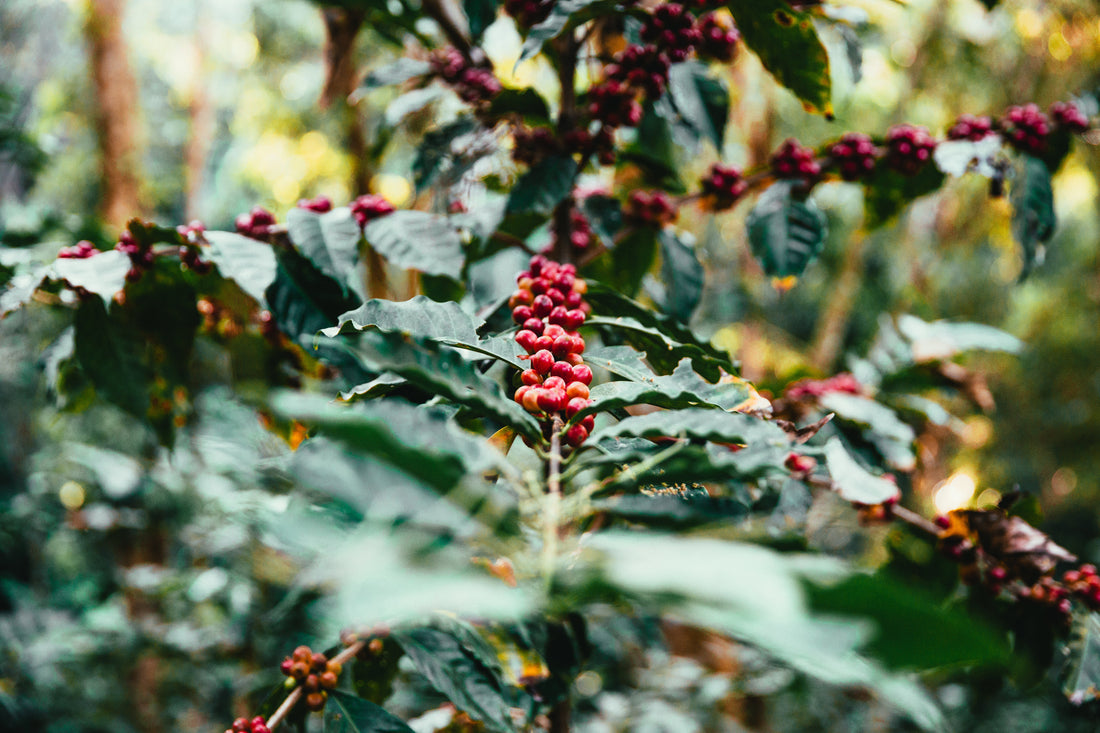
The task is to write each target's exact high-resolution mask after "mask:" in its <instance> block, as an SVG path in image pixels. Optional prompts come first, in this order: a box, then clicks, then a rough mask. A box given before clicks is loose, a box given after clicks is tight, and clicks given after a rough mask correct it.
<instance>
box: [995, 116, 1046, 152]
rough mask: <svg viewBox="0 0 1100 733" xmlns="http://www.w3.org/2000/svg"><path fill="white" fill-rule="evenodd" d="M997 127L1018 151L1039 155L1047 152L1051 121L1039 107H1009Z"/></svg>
mask: <svg viewBox="0 0 1100 733" xmlns="http://www.w3.org/2000/svg"><path fill="white" fill-rule="evenodd" d="M997 126H998V127H1000V129H1001V132H1002V133H1003V134H1004V137H1005V140H1007V141H1008V142H1009V143H1010V144H1011V145H1012V146H1013V147H1015V148H1016V149H1017V150H1022V151H1023V152H1025V153H1032V154H1039V153H1042V152H1043V151H1044V150H1046V146H1047V136H1048V135H1049V134H1050V120H1048V119H1047V116H1046V115H1045V114H1043V113H1042V112H1041V111H1040V110H1039V107H1038V105H1035V104H1028V105H1024V106H1023V107H1009V108H1008V110H1007V111H1006V112H1005V113H1004V116H1003V117H1001V119H1000V120H998V121H997Z"/></svg>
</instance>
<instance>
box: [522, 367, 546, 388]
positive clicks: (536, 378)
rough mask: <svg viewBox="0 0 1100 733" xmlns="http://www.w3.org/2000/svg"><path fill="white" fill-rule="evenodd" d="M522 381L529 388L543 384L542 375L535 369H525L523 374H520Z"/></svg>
mask: <svg viewBox="0 0 1100 733" xmlns="http://www.w3.org/2000/svg"><path fill="white" fill-rule="evenodd" d="M520 379H521V380H522V381H523V383H524V384H526V385H528V386H534V385H536V384H542V375H541V374H539V373H538V371H536V370H534V369H524V370H523V373H522V374H520Z"/></svg>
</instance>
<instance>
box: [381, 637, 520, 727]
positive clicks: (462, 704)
mask: <svg viewBox="0 0 1100 733" xmlns="http://www.w3.org/2000/svg"><path fill="white" fill-rule="evenodd" d="M391 636H393V637H394V638H396V639H397V641H398V643H400V644H401V648H402V649H404V650H405V655H406V656H407V657H408V658H409V659H410V660H411V661H412V663H413V664H414V665H415V666H416V669H417V670H418V671H419V672H420V673H421V674H423V675H424V676H425V677H427V678H428V681H429V682H430V683H431V684H432V686H433V687H435V688H436V689H437V690H439V691H440V692H441V693H443V694H444V695H445V696H446V697H447V699H448V700H450V701H451V702H452V703H454V706H455V707H456V708H458V709H459V710H462V711H463V712H465V713H466V714H467V715H469V716H470V717H472V718H474V719H475V720H480V721H482V722H483V723H484V724H485V726H486V728H487V729H489V730H492V731H501V732H503V733H511V731H513V730H515V727H514V724H513V723H512V717H511V714H510V713H509V707H510V705H509V702H508V698H507V697H506V691H505V685H504V682H503V681H502V680H501V679H500V676H499V675H498V674H497V673H495V672H494V671H493V670H492V669H491V668H490V667H488V666H486V665H485V664H484V663H483V662H482V661H481V660H480V659H478V658H477V657H476V656H474V655H473V654H472V653H470V652H468V651H467V650H466V649H465V647H464V646H463V645H462V644H461V643H460V642H459V640H458V639H456V638H455V637H454V636H453V635H451V634H448V633H446V632H444V631H440V630H438V629H432V628H419V629H408V630H403V629H402V630H396V631H394V632H393V633H392V634H391Z"/></svg>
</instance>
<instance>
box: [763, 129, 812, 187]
mask: <svg viewBox="0 0 1100 733" xmlns="http://www.w3.org/2000/svg"><path fill="white" fill-rule="evenodd" d="M771 162H772V172H773V173H774V174H775V177H776V178H789V179H795V180H803V181H807V182H812V181H813V180H814V179H816V178H817V177H818V176H820V175H821V164H820V163H818V162H817V161H816V160H814V151H813V149H812V148H807V147H804V146H802V145H800V144H799V143H798V141H797V140H795V139H794V138H793V137H792V138H787V139H786V140H785V141H783V144H782V145H780V146H779V148H778V149H777V150H776V151H775V152H774V153H772V161H771Z"/></svg>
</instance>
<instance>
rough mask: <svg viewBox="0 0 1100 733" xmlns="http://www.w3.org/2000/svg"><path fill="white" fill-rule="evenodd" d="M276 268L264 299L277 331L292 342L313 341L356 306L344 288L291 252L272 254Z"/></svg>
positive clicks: (281, 250)
mask: <svg viewBox="0 0 1100 733" xmlns="http://www.w3.org/2000/svg"><path fill="white" fill-rule="evenodd" d="M275 256H276V259H277V261H278V267H277V269H276V273H275V279H274V280H273V281H272V283H271V284H270V285H269V286H268V287H267V289H266V290H265V291H264V298H265V300H266V301H267V303H268V307H269V308H270V310H271V313H272V314H273V315H274V316H275V323H276V324H277V325H278V326H279V330H281V331H282V332H283V333H285V334H287V335H288V336H290V337H291V338H292V339H294V340H300V339H303V337H305V338H308V339H309V340H312V339H313V336H314V335H315V334H316V333H317V332H318V331H320V330H321V329H322V328H326V327H328V326H331V325H332V324H334V323H336V321H337V319H338V318H339V317H340V314H342V313H346V312H348V311H349V310H351V309H352V308H355V307H356V306H357V305H358V304H359V300H358V298H356V297H354V296H353V295H352V294H351V293H350V292H349V291H348V290H347V288H346V287H344V286H343V285H342V284H341V283H339V282H337V281H336V280H333V279H332V278H330V277H328V276H327V275H325V274H324V273H323V272H321V271H320V270H318V269H317V268H316V267H314V266H313V264H312V263H311V262H310V261H309V260H307V259H306V258H305V257H303V256H302V255H300V254H298V253H297V252H295V251H294V250H291V249H279V250H276V251H275Z"/></svg>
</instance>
